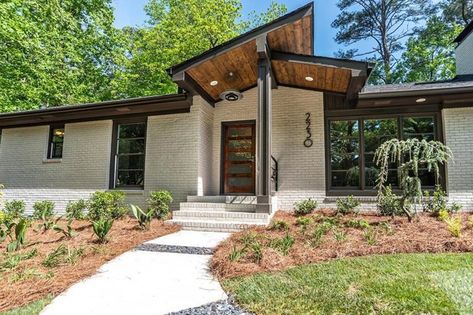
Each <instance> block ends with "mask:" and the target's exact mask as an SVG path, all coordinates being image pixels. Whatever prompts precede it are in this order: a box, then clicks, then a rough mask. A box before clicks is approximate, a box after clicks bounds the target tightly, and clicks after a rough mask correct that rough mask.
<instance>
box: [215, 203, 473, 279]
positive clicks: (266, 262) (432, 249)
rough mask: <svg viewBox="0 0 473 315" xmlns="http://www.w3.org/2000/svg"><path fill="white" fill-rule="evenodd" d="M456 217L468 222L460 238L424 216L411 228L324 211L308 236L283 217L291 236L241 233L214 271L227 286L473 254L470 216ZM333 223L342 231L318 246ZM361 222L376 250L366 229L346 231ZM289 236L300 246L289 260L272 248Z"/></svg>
mask: <svg viewBox="0 0 473 315" xmlns="http://www.w3.org/2000/svg"><path fill="white" fill-rule="evenodd" d="M455 216H459V217H461V218H462V233H461V237H460V238H456V237H453V236H452V235H451V234H450V232H449V231H448V229H447V224H446V223H445V222H443V221H440V220H439V219H438V218H434V217H432V216H430V215H428V214H420V215H419V216H418V217H417V218H416V219H415V221H414V222H412V223H409V222H408V221H407V218H405V217H395V218H391V217H381V216H378V215H376V214H360V215H347V216H336V215H335V213H334V212H333V211H331V210H322V211H317V212H316V213H314V214H311V215H308V216H307V217H311V219H312V220H311V221H312V223H311V225H310V226H309V227H308V228H307V230H306V232H305V233H303V232H302V231H301V228H300V226H297V225H296V217H295V216H294V215H293V214H291V213H287V212H282V211H279V212H277V213H276V214H275V216H274V218H273V222H275V221H278V220H283V221H286V222H287V223H288V224H289V228H288V230H287V231H286V230H284V229H282V230H275V229H271V226H270V227H268V228H264V227H254V228H251V229H249V230H246V231H242V232H239V233H235V234H233V235H232V236H231V237H230V238H229V239H227V240H226V241H224V242H223V243H221V244H220V246H219V247H218V248H217V250H216V252H215V255H214V256H213V259H212V263H211V269H212V271H213V273H214V274H215V275H216V276H217V277H218V278H219V279H220V280H223V279H228V278H232V277H236V276H246V275H251V274H254V273H258V272H272V271H280V270H283V269H286V268H288V267H291V266H296V265H305V264H310V263H317V262H321V261H327V260H331V259H336V258H342V257H353V256H365V255H372V254H394V253H419V252H422V253H441V252H472V251H473V228H472V227H471V226H470V223H469V222H468V219H469V216H470V215H469V214H467V213H462V214H457V215H455ZM327 217H328V218H335V219H336V220H337V221H338V223H337V227H336V228H334V229H332V230H329V231H328V232H327V233H326V234H325V235H324V236H323V237H322V239H321V240H320V241H319V242H316V241H314V238H313V237H312V235H313V233H314V230H315V229H316V227H317V226H318V225H321V224H322V222H323V220H324V218H327ZM360 219H363V220H366V221H367V222H369V223H370V225H371V230H372V234H374V235H376V236H375V244H371V245H369V244H368V241H367V237H366V234H365V233H366V231H365V229H363V228H352V227H346V226H345V225H344V223H346V222H348V221H350V220H360ZM383 222H386V223H383ZM341 231H343V232H345V233H346V240H343V241H340V240H339V241H337V240H336V238H335V236H336V235H335V233H340V232H341ZM286 233H289V235H290V236H292V237H293V238H294V240H295V242H294V245H293V246H292V247H291V248H290V249H289V252H288V254H287V255H283V254H282V251H281V250H277V249H273V248H271V247H270V242H271V241H272V240H273V241H274V240H275V239H281V238H283V237H284V236H286ZM251 242H253V243H254V242H258V243H259V244H260V245H261V249H262V250H261V252H262V258H261V260H260V261H259V262H258V261H257V258H256V257H257V256H256V255H255V252H254V250H253V249H252V246H251V245H248V244H251ZM244 244H246V246H245V245H244ZM273 247H274V246H273ZM245 248H246V249H245ZM236 252H237V253H239V255H238V256H241V257H240V258H234V259H233V261H231V259H230V258H229V257H230V256H231V255H232V254H235V253H236ZM234 257H235V256H234Z"/></svg>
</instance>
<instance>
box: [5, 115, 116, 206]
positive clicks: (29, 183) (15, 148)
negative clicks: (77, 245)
mask: <svg viewBox="0 0 473 315" xmlns="http://www.w3.org/2000/svg"><path fill="white" fill-rule="evenodd" d="M65 128H66V130H65V138H64V151H63V158H62V160H61V161H60V162H56V163H50V162H47V161H46V151H47V145H48V136H49V126H39V127H27V128H16V129H4V130H3V131H2V139H1V145H0V183H2V184H4V185H5V187H6V189H5V190H4V193H5V196H4V197H5V200H12V199H22V200H25V201H26V203H27V212H28V213H30V212H31V211H32V208H31V207H32V204H33V203H34V201H36V200H46V199H47V200H52V201H54V202H55V203H56V210H57V211H59V212H62V211H64V209H65V206H66V204H67V202H68V201H70V200H76V199H80V198H88V197H89V195H90V194H91V193H92V192H94V191H97V190H104V189H107V188H108V178H109V163H110V149H111V135H112V122H111V121H97V122H85V123H74V124H67V125H66V126H65Z"/></svg>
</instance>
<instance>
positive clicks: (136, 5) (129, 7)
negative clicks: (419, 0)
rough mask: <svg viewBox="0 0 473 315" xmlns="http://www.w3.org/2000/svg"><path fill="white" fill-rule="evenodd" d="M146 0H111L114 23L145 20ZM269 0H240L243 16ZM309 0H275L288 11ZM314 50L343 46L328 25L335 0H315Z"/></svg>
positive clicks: (333, 15) (320, 52)
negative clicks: (338, 43) (337, 41)
mask: <svg viewBox="0 0 473 315" xmlns="http://www.w3.org/2000/svg"><path fill="white" fill-rule="evenodd" d="M147 2H148V0H113V5H114V8H115V17H116V20H115V25H116V26H117V27H123V26H127V25H129V26H139V25H142V24H143V23H144V22H145V21H146V15H145V12H144V10H143V8H144V6H145V4H146V3H147ZM270 2H271V0H242V3H243V16H246V15H247V14H248V13H249V12H251V11H253V10H256V11H257V12H261V11H264V10H265V9H266V8H267V7H268V6H269V4H270ZM308 2H309V0H279V3H284V4H285V5H286V6H287V8H288V11H289V12H290V11H293V10H295V9H297V8H299V7H301V6H303V5H305V4H307V3H308ZM314 2H315V54H316V55H319V56H333V55H334V53H335V52H337V51H338V50H339V49H340V48H344V47H343V46H340V45H337V43H336V42H335V40H334V37H335V34H336V33H337V30H336V29H333V28H332V27H331V26H330V25H331V23H332V21H333V20H334V19H335V18H336V16H337V14H338V12H339V9H338V8H337V6H336V0H315V1H314ZM357 47H358V48H360V51H369V50H370V45H369V43H368V42H366V43H362V44H359V45H357Z"/></svg>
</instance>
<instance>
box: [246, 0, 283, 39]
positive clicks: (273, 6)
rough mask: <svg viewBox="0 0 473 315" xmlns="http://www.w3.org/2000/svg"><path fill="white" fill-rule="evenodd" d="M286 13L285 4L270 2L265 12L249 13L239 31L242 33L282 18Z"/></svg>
mask: <svg viewBox="0 0 473 315" xmlns="http://www.w3.org/2000/svg"><path fill="white" fill-rule="evenodd" d="M286 13H287V7H286V5H285V4H282V3H278V2H277V1H274V0H272V1H271V3H270V4H269V7H268V8H267V9H266V11H264V12H262V13H258V12H256V11H251V12H250V14H249V15H248V17H247V18H246V20H245V21H243V22H242V23H241V29H242V31H243V32H246V31H249V30H252V29H254V28H257V27H258V26H261V25H264V24H266V23H269V22H271V21H273V20H275V19H277V18H278V17H280V16H283V15H284V14H286Z"/></svg>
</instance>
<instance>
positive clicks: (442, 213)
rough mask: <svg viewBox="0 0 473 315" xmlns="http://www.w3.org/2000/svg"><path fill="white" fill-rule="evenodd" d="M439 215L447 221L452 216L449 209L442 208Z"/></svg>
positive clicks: (439, 217)
mask: <svg viewBox="0 0 473 315" xmlns="http://www.w3.org/2000/svg"><path fill="white" fill-rule="evenodd" d="M437 217H438V219H439V220H441V221H445V220H447V219H448V218H450V213H449V212H448V210H447V209H442V210H440V211H439V212H438V214H437Z"/></svg>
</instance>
